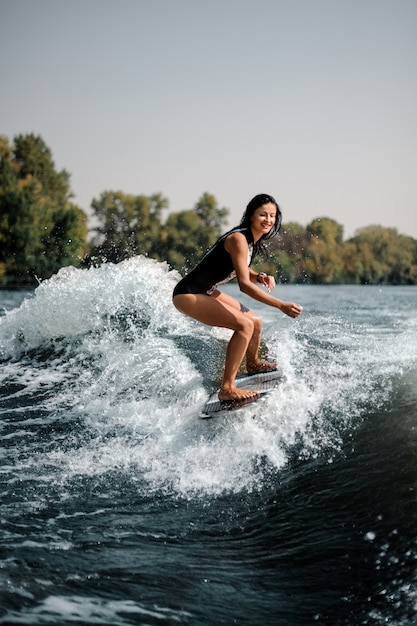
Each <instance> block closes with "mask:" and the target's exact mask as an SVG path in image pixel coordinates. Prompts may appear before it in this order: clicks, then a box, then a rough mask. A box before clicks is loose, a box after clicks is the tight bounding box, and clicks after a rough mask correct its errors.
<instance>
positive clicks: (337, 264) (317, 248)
mask: <svg viewBox="0 0 417 626" xmlns="http://www.w3.org/2000/svg"><path fill="white" fill-rule="evenodd" d="M307 233H309V235H310V236H311V242H310V245H309V246H308V248H307V249H306V250H305V251H304V255H303V256H304V258H303V261H302V262H301V263H300V266H301V267H300V269H301V271H302V274H303V275H304V276H308V279H309V281H310V282H312V283H328V284H330V283H342V282H343V281H344V275H345V272H344V266H343V260H342V259H343V226H341V225H340V224H338V223H337V222H336V221H335V220H332V219H330V218H327V217H322V218H317V219H315V220H313V221H312V222H311V223H310V224H309V225H308V226H307Z"/></svg>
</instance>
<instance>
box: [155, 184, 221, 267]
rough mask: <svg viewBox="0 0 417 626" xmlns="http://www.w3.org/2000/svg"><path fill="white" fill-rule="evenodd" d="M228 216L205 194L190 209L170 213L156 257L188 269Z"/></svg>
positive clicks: (211, 240)
mask: <svg viewBox="0 0 417 626" xmlns="http://www.w3.org/2000/svg"><path fill="white" fill-rule="evenodd" d="M228 215H229V210H228V209H226V208H219V207H218V204H217V200H216V198H215V197H214V196H212V195H211V194H209V193H204V194H203V195H202V196H201V198H200V199H199V200H198V201H197V203H196V205H195V207H194V208H193V209H189V210H185V211H179V212H177V213H171V214H170V215H169V216H168V219H167V220H166V223H165V225H164V227H163V229H162V232H161V241H160V246H159V248H158V255H159V258H160V259H161V260H162V259H163V260H166V261H168V263H169V264H170V265H171V267H174V268H175V269H177V270H178V271H180V272H185V271H188V270H189V269H191V268H192V267H193V266H194V265H195V264H196V263H197V262H198V261H199V259H201V257H202V256H203V254H204V253H205V252H207V250H208V249H209V248H210V247H211V246H212V245H213V244H214V243H215V242H216V240H217V239H218V238H219V237H220V235H221V234H222V232H223V229H224V227H225V225H226V222H227V217H228Z"/></svg>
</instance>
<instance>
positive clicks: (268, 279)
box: [258, 274, 276, 293]
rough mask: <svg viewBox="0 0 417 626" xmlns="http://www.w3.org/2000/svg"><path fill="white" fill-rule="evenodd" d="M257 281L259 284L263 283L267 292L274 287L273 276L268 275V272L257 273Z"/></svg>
mask: <svg viewBox="0 0 417 626" xmlns="http://www.w3.org/2000/svg"><path fill="white" fill-rule="evenodd" d="M258 282H259V283H260V284H261V285H264V287H266V288H267V290H268V292H269V293H270V292H271V291H272V290H273V289H275V287H276V284H275V278H274V277H273V276H270V275H269V274H259V275H258Z"/></svg>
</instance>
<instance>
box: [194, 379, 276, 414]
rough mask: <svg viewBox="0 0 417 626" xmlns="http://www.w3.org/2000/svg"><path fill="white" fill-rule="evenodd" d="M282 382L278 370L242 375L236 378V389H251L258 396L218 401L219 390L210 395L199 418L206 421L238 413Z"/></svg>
mask: <svg viewBox="0 0 417 626" xmlns="http://www.w3.org/2000/svg"><path fill="white" fill-rule="evenodd" d="M282 380H283V374H282V372H280V371H278V370H274V371H270V372H258V373H257V374H243V375H242V376H238V377H237V378H236V381H235V382H236V387H243V388H244V389H251V390H253V391H257V392H258V394H259V395H258V396H255V397H254V398H244V399H242V400H219V396H218V393H219V390H217V391H216V392H215V393H212V394H211V396H210V397H209V399H208V400H207V402H206V404H205V405H204V407H203V409H202V412H201V417H202V418H203V419H207V418H210V417H218V416H220V415H225V414H229V413H231V412H233V411H238V410H239V409H242V408H244V407H245V406H247V405H248V404H253V403H254V402H258V401H259V400H261V399H262V398H263V397H264V396H265V395H267V394H268V393H269V392H270V391H272V389H274V388H275V387H277V386H278V385H279V383H280V382H282Z"/></svg>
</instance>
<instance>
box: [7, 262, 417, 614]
mask: <svg viewBox="0 0 417 626" xmlns="http://www.w3.org/2000/svg"><path fill="white" fill-rule="evenodd" d="M178 278H179V276H178V274H176V273H175V272H169V271H168V269H167V267H166V265H164V264H160V263H157V262H155V261H152V260H150V259H145V258H143V257H136V258H134V259H131V260H129V261H126V262H123V263H120V264H119V265H111V264H108V265H104V266H102V267H100V268H98V269H90V270H75V269H73V268H66V269H63V270H61V271H60V272H59V274H58V275H56V276H54V277H53V278H52V279H51V280H49V281H45V282H43V283H42V284H41V285H40V286H39V287H38V288H37V289H36V290H35V291H28V292H11V291H2V292H0V308H1V309H2V317H1V318H0V360H1V364H0V378H1V396H0V425H1V451H0V454H1V466H0V468H1V499H0V524H1V526H0V624H57V625H58V624H59V625H60V626H65V625H67V624H68V625H69V624H83V625H90V624H105V625H111V626H126V625H129V624H140V625H178V624H181V625H187V626H188V625H189V626H199V625H210V626H211V625H212V626H218V625H219V624H225V625H231V624H238V625H239V626H244V625H248V626H249V625H255V626H258V625H260V624H262V625H263V626H268V625H269V626H302V625H304V624H306V625H313V626H314V625H315V624H319V625H320V624H322V625H326V626H327V625H328V626H359V625H361V624H372V625H378V626H379V625H382V624H390V626H405V625H412V624H416V623H417V493H416V489H417V430H416V428H417V358H416V357H417V350H416V348H417V288H416V287H377V286H294V285H292V286H279V287H277V290H276V293H277V295H278V296H279V297H282V298H283V299H287V300H295V301H297V302H299V303H300V304H302V305H303V307H304V311H303V314H302V316H301V317H300V318H298V319H297V320H292V319H290V318H288V317H285V316H283V315H282V314H281V313H280V312H279V311H276V310H274V309H271V308H268V307H265V306H263V305H260V304H259V303H256V302H253V301H250V306H251V307H252V308H254V309H255V310H257V311H258V312H259V313H260V314H261V316H262V317H263V320H264V340H265V350H267V351H268V354H269V356H270V357H272V358H276V359H277V361H278V362H279V365H280V368H281V369H282V371H283V374H284V381H283V382H282V384H281V385H280V386H279V387H278V388H277V389H275V390H274V391H273V392H272V393H271V394H270V395H268V396H267V397H266V398H264V399H262V400H260V401H259V402H257V403H256V404H254V405H250V406H247V407H245V408H244V409H242V410H241V411H239V412H238V413H234V414H231V415H227V416H225V417H219V418H214V419H209V420H202V419H200V418H199V414H200V411H201V408H202V407H203V405H204V403H205V401H206V400H207V398H208V395H209V394H210V392H211V391H212V389H213V387H216V386H217V384H218V381H219V378H220V375H221V368H222V361H223V358H224V351H225V345H226V340H227V339H228V337H229V334H228V331H224V330H213V329H210V328H207V327H205V326H203V325H200V324H198V323H196V322H193V321H192V320H189V319H187V318H185V317H184V316H181V315H180V314H179V313H178V312H177V311H176V310H175V309H174V308H173V307H172V305H171V292H172V288H173V286H174V284H175V283H176V281H177V280H178ZM226 289H227V290H228V291H229V292H230V293H237V288H236V286H234V285H229V286H228V287H227V288H226ZM241 300H242V301H243V302H244V303H246V304H248V302H249V300H248V299H247V298H246V297H242V298H241Z"/></svg>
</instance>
